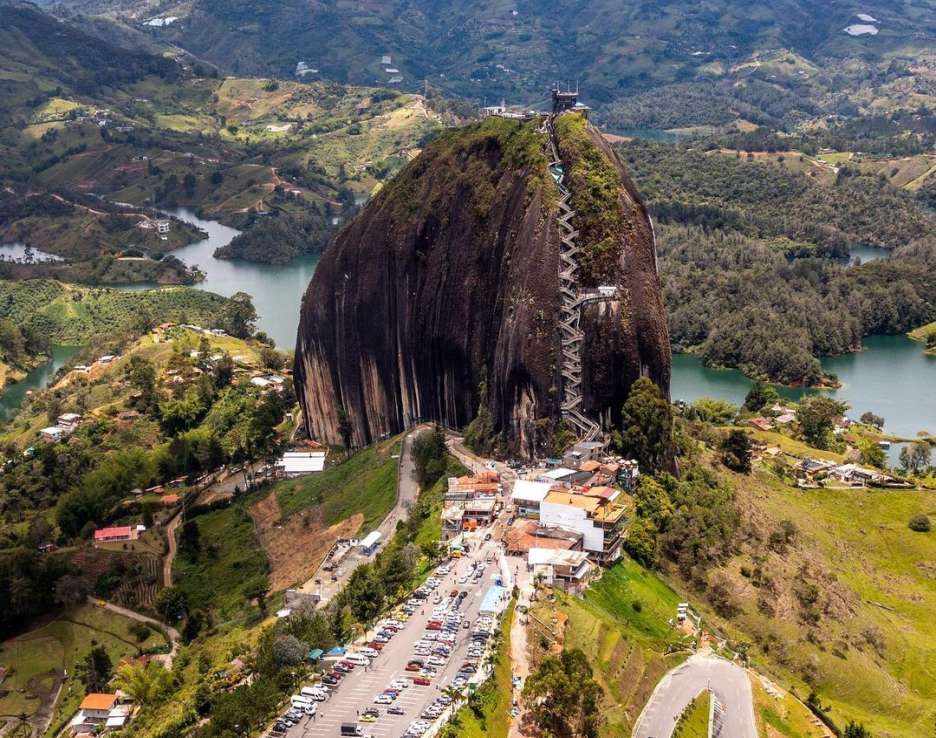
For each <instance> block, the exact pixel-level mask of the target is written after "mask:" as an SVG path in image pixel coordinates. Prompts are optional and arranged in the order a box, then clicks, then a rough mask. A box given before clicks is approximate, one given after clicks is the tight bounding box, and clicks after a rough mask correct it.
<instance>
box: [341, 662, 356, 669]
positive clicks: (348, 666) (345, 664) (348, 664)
mask: <svg viewBox="0 0 936 738" xmlns="http://www.w3.org/2000/svg"><path fill="white" fill-rule="evenodd" d="M339 663H340V664H341V665H342V666H343V667H344V668H346V669H353V668H354V667H355V663H354V662H353V661H340V662H339Z"/></svg>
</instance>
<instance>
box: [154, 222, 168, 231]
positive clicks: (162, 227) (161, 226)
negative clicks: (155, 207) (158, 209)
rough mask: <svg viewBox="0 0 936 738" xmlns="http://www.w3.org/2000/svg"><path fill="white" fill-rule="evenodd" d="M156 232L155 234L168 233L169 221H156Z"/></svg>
mask: <svg viewBox="0 0 936 738" xmlns="http://www.w3.org/2000/svg"><path fill="white" fill-rule="evenodd" d="M156 232H157V233H160V234H162V233H169V221H168V220H157V221H156Z"/></svg>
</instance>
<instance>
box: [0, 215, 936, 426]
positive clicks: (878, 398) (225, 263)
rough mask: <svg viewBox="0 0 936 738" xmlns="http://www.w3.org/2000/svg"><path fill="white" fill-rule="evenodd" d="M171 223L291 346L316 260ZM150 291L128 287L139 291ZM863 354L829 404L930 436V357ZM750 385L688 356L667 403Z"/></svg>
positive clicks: (918, 351) (676, 360)
mask: <svg viewBox="0 0 936 738" xmlns="http://www.w3.org/2000/svg"><path fill="white" fill-rule="evenodd" d="M170 212H171V214H172V215H174V216H176V217H177V218H180V219H182V220H185V221H188V222H190V223H193V224H195V225H196V226H198V227H199V228H201V229H202V230H203V231H205V232H206V233H207V234H208V237H207V238H206V239H204V240H202V241H199V242H197V243H193V244H190V245H188V246H185V247H183V248H181V249H178V250H176V251H175V252H173V253H174V254H175V255H176V256H178V257H179V258H180V259H182V261H184V262H185V263H186V264H189V265H190V266H198V267H199V268H200V269H201V270H202V271H203V272H205V274H206V279H205V281H203V282H201V283H199V284H198V285H197V289H203V290H209V291H211V292H216V293H218V294H221V295H225V296H230V295H232V294H234V293H235V292H246V293H247V294H249V295H251V296H252V297H253V301H254V305H255V307H256V309H257V313H258V314H259V320H258V321H257V327H258V329H259V330H262V331H265V332H266V333H267V334H269V335H270V336H271V337H272V338H273V339H274V340H275V341H276V344H277V346H279V347H280V348H283V349H291V348H292V347H293V346H294V345H295V339H296V328H297V326H298V323H299V305H300V301H301V299H302V294H303V292H304V291H305V288H306V286H307V285H308V283H309V280H310V279H311V278H312V274H313V273H314V272H315V267H316V264H317V263H318V258H319V257H318V256H311V255H310V256H303V257H300V258H298V259H295V260H294V261H292V262H290V263H289V264H286V265H281V266H278V265H272V264H258V263H254V262H248V261H239V260H234V261H231V260H223V259H215V258H214V251H215V249H216V248H218V247H219V246H223V245H225V244H227V243H229V242H230V240H231V239H232V238H234V236H236V235H237V233H238V231H237V230H236V229H234V228H230V227H228V226H225V225H222V224H220V223H216V222H214V221H208V220H203V219H201V218H198V217H197V216H196V215H195V213H194V212H192V211H191V210H187V209H184V208H179V209H176V210H173V211H170ZM855 255H860V256H861V257H862V259H863V260H868V259H869V258H881V257H882V256H885V255H884V254H881V253H880V252H879V251H874V252H872V251H870V250H867V251H864V252H862V253H860V254H855ZM147 286H150V287H151V286H153V285H142V286H135V287H134V288H135V289H137V288H142V287H147ZM864 345H865V350H864V351H861V352H859V353H854V354H848V355H846V356H838V357H833V358H828V359H824V360H823V361H822V366H823V368H824V369H826V371H829V372H834V373H835V374H837V375H838V377H839V379H840V380H841V382H842V387H841V388H839V389H837V390H828V392H829V394H831V395H832V396H834V397H836V398H839V399H842V400H845V401H846V402H848V403H849V404H850V405H851V410H850V414H851V415H852V416H853V417H858V416H859V415H861V413H863V412H865V411H866V410H871V411H873V412H875V413H876V414H878V415H882V416H883V417H884V418H885V420H886V430H887V431H888V432H889V433H892V434H895V435H900V436H905V437H912V436H914V435H916V433H917V432H918V431H921V430H928V431H930V432H931V433H936V357H934V356H928V355H926V353H925V352H924V351H923V347H922V345H921V344H919V343H917V342H915V341H911V340H910V339H909V338H907V337H906V336H870V337H868V338H867V339H865V342H864ZM75 352H77V349H75V348H71V347H56V348H55V351H54V355H53V360H52V361H51V362H49V363H48V364H46V365H44V366H43V367H40V368H39V369H37V370H35V371H34V372H32V373H31V374H30V375H29V376H28V377H27V378H26V379H25V380H24V381H22V382H20V383H18V384H15V385H11V386H10V387H9V388H8V389H7V390H6V391H5V392H4V393H3V394H2V396H0V419H6V418H7V417H9V416H10V415H12V414H13V413H15V412H16V409H17V408H18V407H19V406H20V404H21V403H22V400H23V398H24V397H25V394H26V391H27V390H29V389H37V388H40V387H43V386H45V384H47V383H48V381H49V380H50V379H51V378H52V376H53V375H54V373H55V371H56V370H57V369H58V368H59V367H60V366H61V365H62V364H63V363H64V362H65V361H67V360H68V359H69V358H70V357H71V356H73V355H74V354H75ZM750 386H751V381H750V380H749V379H748V378H747V377H745V376H744V375H743V374H741V373H740V372H738V371H736V370H733V369H711V368H708V367H705V366H703V365H702V362H701V361H700V360H699V359H698V358H696V357H695V356H691V355H688V354H676V355H675V356H674V357H673V379H672V391H671V394H672V397H673V398H674V399H680V400H686V401H688V402H692V401H693V400H697V399H699V398H701V397H713V398H718V399H722V400H725V401H727V402H730V403H732V404H733V405H740V404H741V403H742V402H743V401H744V396H745V394H747V391H748V389H749V388H750ZM778 389H779V392H780V394H781V395H782V396H784V397H788V398H790V399H797V398H799V397H801V396H802V395H803V394H804V393H806V392H816V391H817V390H803V389H792V388H787V387H780V388H778Z"/></svg>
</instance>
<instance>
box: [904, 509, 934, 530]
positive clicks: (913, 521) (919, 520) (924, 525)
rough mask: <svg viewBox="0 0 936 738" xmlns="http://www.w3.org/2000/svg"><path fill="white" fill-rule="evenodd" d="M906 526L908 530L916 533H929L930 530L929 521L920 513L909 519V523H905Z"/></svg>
mask: <svg viewBox="0 0 936 738" xmlns="http://www.w3.org/2000/svg"><path fill="white" fill-rule="evenodd" d="M907 526H908V527H909V528H910V530H915V531H916V532H917V533H929V532H930V530H931V529H932V526H931V525H930V519H929V518H928V517H927V516H926V515H923V514H922V513H921V514H919V515H914V516H913V517H912V518H910V522H909V523H907Z"/></svg>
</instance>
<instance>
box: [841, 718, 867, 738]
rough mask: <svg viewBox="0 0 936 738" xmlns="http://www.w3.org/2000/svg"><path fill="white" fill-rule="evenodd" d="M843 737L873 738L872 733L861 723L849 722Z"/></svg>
mask: <svg viewBox="0 0 936 738" xmlns="http://www.w3.org/2000/svg"><path fill="white" fill-rule="evenodd" d="M842 736H843V738H871V732H870V731H869V730H868V729H867V728H865V726H864V725H862V724H861V723H856V722H854V721H852V720H849V721H848V725H846V726H845V732H844V733H842Z"/></svg>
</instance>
